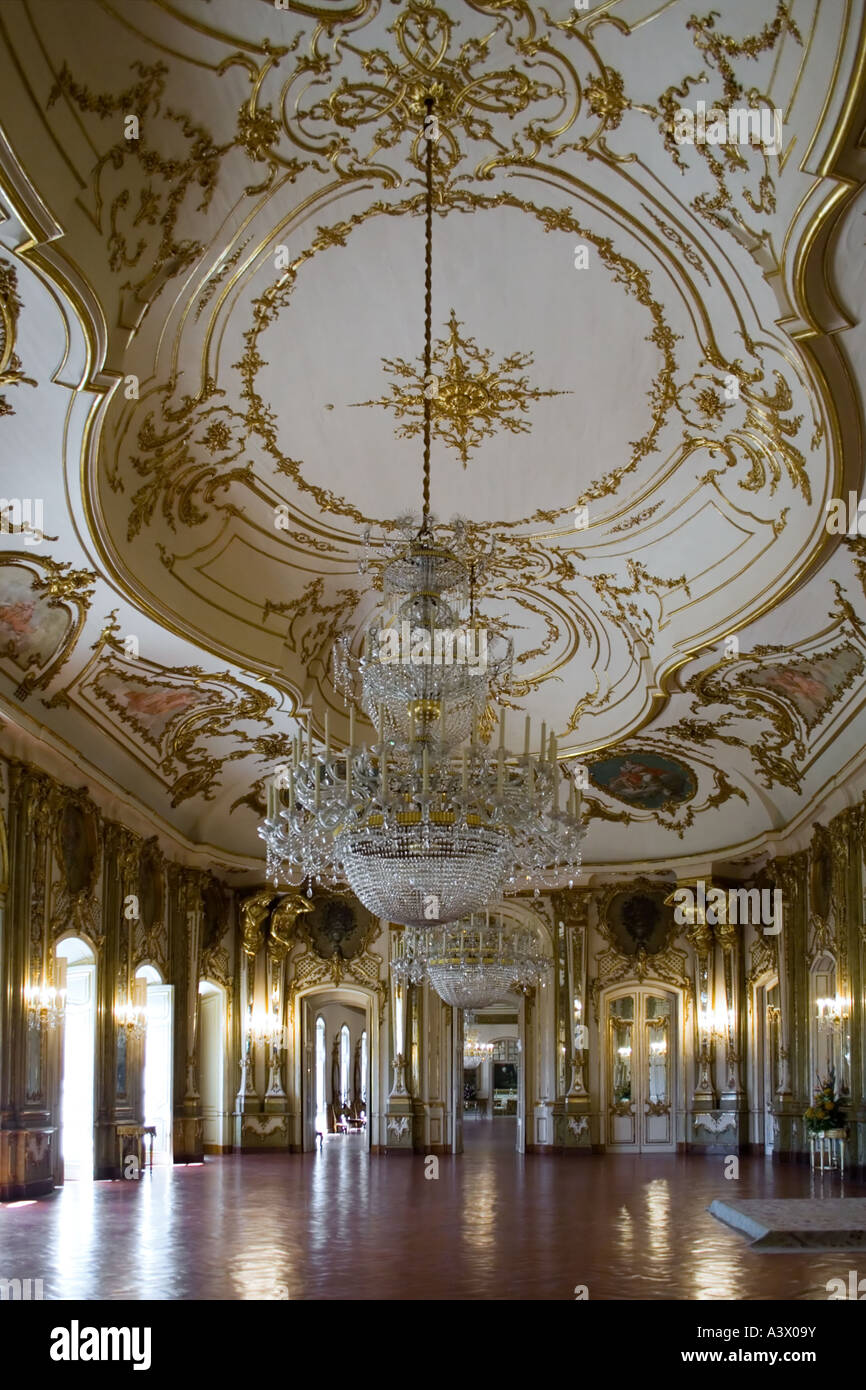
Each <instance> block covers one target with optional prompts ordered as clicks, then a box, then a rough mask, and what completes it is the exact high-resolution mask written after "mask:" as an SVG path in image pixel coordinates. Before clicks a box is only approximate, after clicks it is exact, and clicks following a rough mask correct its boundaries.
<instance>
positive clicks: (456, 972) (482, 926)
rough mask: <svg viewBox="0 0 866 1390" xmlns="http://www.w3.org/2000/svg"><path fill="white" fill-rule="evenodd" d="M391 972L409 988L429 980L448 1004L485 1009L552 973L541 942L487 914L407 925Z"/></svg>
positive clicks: (529, 932) (534, 936)
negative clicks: (431, 923)
mask: <svg viewBox="0 0 866 1390" xmlns="http://www.w3.org/2000/svg"><path fill="white" fill-rule="evenodd" d="M397 949H398V954H397V955H396V957H394V958H393V959H392V961H391V972H392V974H393V975H394V976H395V978H396V979H398V980H404V981H406V982H407V983H409V984H423V983H424V981H425V980H426V981H429V983H430V984H431V985H432V987H433V989H435V991H436V993H437V994H438V995H439V998H440V999H443V1000H444V1001H445V1003H446V1004H451V1005H453V1006H454V1007H455V1008H458V1009H482V1008H484V1007H486V1006H487V1005H489V1004H495V1003H496V1001H497V1000H499V999H502V998H504V997H505V995H507V994H508V993H509V991H512V990H519V991H522V992H525V991H526V990H529V989H534V988H535V986H536V985H538V984H539V983H540V982H541V981H542V980H543V979H544V976H545V974H546V973H547V969H548V961H547V958H546V957H545V956H544V955H543V954H542V952H541V948H540V946H539V943H538V939H537V937H536V935H535V933H534V932H533V931H531V930H530V929H529V928H527V927H518V926H515V925H514V924H513V923H510V922H508V921H506V920H505V919H504V918H502V917H499V916H495V917H494V918H491V916H490V913H489V912H485V913H484V914H483V915H482V914H477V915H476V914H473V915H472V916H470V917H469V918H468V919H466V920H465V921H459V922H451V923H447V924H444V925H441V926H431V925H429V924H428V925H427V927H426V928H420V929H419V928H413V927H407V928H406V930H405V931H404V932H403V936H402V941H401V942H400V943H399V945H398V948H397Z"/></svg>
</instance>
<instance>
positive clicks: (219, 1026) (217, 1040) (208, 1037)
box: [198, 980, 229, 1154]
mask: <svg viewBox="0 0 866 1390" xmlns="http://www.w3.org/2000/svg"><path fill="white" fill-rule="evenodd" d="M198 992H199V996H200V999H199V1009H200V1015H199V1016H200V1027H201V1042H200V1045H199V1095H200V1099H201V1117H202V1146H203V1151H204V1153H206V1154H221V1153H228V1152H229V1134H228V1123H229V1116H228V1107H227V1105H226V1094H225V1058H226V1055H227V1051H228V1031H227V1026H226V992H225V990H224V989H223V987H222V985H218V984H215V983H214V981H212V980H200V981H199V986H198Z"/></svg>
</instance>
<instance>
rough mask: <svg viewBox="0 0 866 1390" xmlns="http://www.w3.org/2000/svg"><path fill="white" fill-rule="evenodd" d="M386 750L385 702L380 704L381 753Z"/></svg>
mask: <svg viewBox="0 0 866 1390" xmlns="http://www.w3.org/2000/svg"><path fill="white" fill-rule="evenodd" d="M384 752H385V702H384V700H383V701H381V702H380V704H379V755H380V757H381V756H382V755H383V754H384Z"/></svg>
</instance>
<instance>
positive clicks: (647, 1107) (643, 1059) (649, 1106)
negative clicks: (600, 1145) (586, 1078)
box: [605, 986, 681, 1153]
mask: <svg viewBox="0 0 866 1390" xmlns="http://www.w3.org/2000/svg"><path fill="white" fill-rule="evenodd" d="M678 1003H679V997H678V995H676V994H674V993H673V992H671V991H668V990H665V989H656V988H650V987H644V986H635V987H633V988H631V989H628V990H623V991H621V992H618V993H617V994H613V995H609V996H608V998H607V1001H606V1005H605V1021H606V1038H607V1043H606V1048H605V1081H606V1085H605V1118H606V1121H607V1134H606V1145H607V1147H608V1148H609V1149H613V1150H617V1149H618V1150H620V1151H623V1152H631V1153H665V1152H672V1151H675V1150H676V1109H675V1097H676V1086H677V1078H678V1075H679V1072H680V1070H681V1069H680V1068H679V1067H678V1051H677V1048H678V1037H679V1028H678Z"/></svg>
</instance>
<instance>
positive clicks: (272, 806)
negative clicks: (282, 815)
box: [268, 778, 277, 820]
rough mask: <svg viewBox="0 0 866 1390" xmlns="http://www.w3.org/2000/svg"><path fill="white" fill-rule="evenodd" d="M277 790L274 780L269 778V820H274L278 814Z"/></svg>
mask: <svg viewBox="0 0 866 1390" xmlns="http://www.w3.org/2000/svg"><path fill="white" fill-rule="evenodd" d="M276 801H277V791H276V787H275V786H274V784H273V781H272V780H271V779H270V778H269V779H268V820H273V819H274V816H275V814H276Z"/></svg>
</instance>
